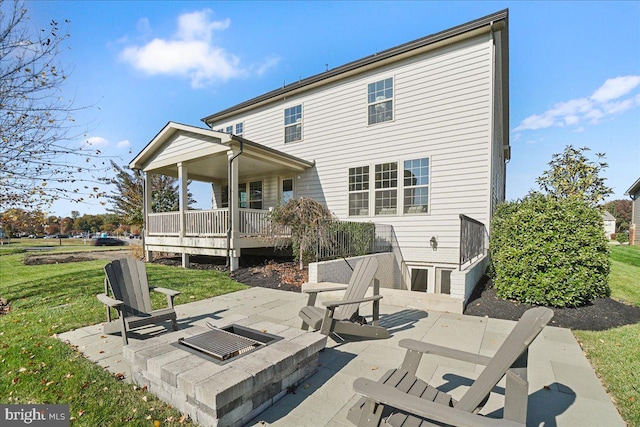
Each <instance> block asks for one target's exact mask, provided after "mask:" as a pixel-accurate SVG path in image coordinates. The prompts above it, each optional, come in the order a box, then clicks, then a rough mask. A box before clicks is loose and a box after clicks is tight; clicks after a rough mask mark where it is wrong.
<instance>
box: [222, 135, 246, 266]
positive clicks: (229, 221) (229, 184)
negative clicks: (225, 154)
mask: <svg viewBox="0 0 640 427" xmlns="http://www.w3.org/2000/svg"><path fill="white" fill-rule="evenodd" d="M232 138H233V136H232ZM243 151H244V146H243V140H242V138H240V151H239V152H238V153H237V154H235V155H233V157H231V158H230V159H229V164H228V165H227V200H228V201H229V214H228V215H227V264H226V267H227V268H229V269H230V268H231V230H232V225H233V224H232V221H233V215H231V194H232V191H231V189H232V188H234V187H232V185H234V184H233V179H232V178H233V175H232V173H231V166H232V165H233V161H234V160H235V159H236V158H237V157H238V156H240V155H241V154H242V152H243Z"/></svg>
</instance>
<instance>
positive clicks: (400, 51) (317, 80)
mask: <svg viewBox="0 0 640 427" xmlns="http://www.w3.org/2000/svg"><path fill="white" fill-rule="evenodd" d="M508 18H509V9H504V10H501V11H500V12H496V13H493V14H491V15H487V16H484V17H482V18H478V19H476V20H473V21H470V22H467V23H466V24H462V25H458V26H456V27H453V28H450V29H448V30H444V31H440V32H438V33H435V34H432V35H429V36H426V37H422V38H420V39H417V40H414V41H411V42H408V43H405V44H401V45H400V46H396V47H392V48H390V49H387V50H384V51H382V52H377V53H374V54H373V55H369V56H366V57H364V58H362V59H358V60H356V61H353V62H349V63H347V64H345V65H342V66H340V67H337V68H334V69H332V70H328V71H326V72H324V73H320V74H316V75H314V76H311V77H307V78H305V79H303V80H300V81H299V82H296V83H291V84H288V85H285V86H283V87H282V88H279V89H276V90H272V91H271V92H267V93H265V94H263V95H260V96H257V97H255V98H252V99H250V100H248V101H245V102H242V103H240V104H237V105H234V106H233V107H230V108H227V109H225V110H222V111H219V112H217V113H214V114H211V115H209V116H207V117H204V118H202V119H201V120H202V121H203V122H204V123H207V124H208V125H209V124H210V123H211V122H213V121H220V120H223V119H225V118H226V117H228V116H231V115H233V114H238V113H240V112H242V111H246V110H249V109H253V108H255V107H258V106H261V105H265V104H269V103H271V102H275V101H278V100H281V99H282V97H283V96H285V95H286V96H292V95H293V94H295V93H299V92H302V91H306V90H309V89H311V88H314V87H317V86H321V85H324V84H328V83H331V82H333V81H336V80H340V79H344V78H346V77H349V76H351V75H354V74H359V73H362V72H364V71H366V70H369V69H372V68H378V67H381V66H383V65H386V64H388V63H390V62H395V61H398V60H400V59H404V58H407V57H410V56H414V55H417V54H420V53H423V52H426V51H428V50H433V49H436V48H438V47H441V46H444V45H447V44H451V43H454V42H456V41H460V40H463V39H466V38H470V37H473V36H476V35H480V34H484V33H486V32H489V31H507V30H508ZM508 52H509V46H508V37H505V39H504V42H503V44H502V54H503V55H504V60H503V67H504V72H503V74H504V80H505V81H504V83H505V89H504V92H505V93H504V94H503V96H504V98H505V103H506V104H505V106H504V111H505V112H506V113H505V114H508V111H509V104H508V102H509V93H508V90H509V89H508V88H509V79H508V78H509V75H508V72H507V71H508V64H509V60H508Z"/></svg>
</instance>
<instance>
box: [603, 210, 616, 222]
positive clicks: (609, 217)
mask: <svg viewBox="0 0 640 427" xmlns="http://www.w3.org/2000/svg"><path fill="white" fill-rule="evenodd" d="M602 219H603V220H605V221H615V220H616V218H615V217H614V216H613V215H611V212H609V211H604V213H603V214H602Z"/></svg>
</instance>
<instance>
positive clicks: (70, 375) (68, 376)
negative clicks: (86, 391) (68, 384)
mask: <svg viewBox="0 0 640 427" xmlns="http://www.w3.org/2000/svg"><path fill="white" fill-rule="evenodd" d="M64 377H65V378H66V379H69V378H72V377H73V374H72V373H71V372H69V373H67V375H65V376H64Z"/></svg>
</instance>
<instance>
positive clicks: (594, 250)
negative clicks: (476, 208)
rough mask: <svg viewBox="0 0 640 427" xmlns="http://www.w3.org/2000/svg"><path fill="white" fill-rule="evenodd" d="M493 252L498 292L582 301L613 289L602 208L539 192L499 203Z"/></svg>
mask: <svg viewBox="0 0 640 427" xmlns="http://www.w3.org/2000/svg"><path fill="white" fill-rule="evenodd" d="M490 252H491V258H492V263H493V266H492V272H493V275H494V285H495V287H496V291H497V293H498V296H499V297H501V298H505V299H514V300H517V301H519V302H521V303H527V304H536V305H547V306H553V307H577V306H581V305H585V304H587V303H589V302H590V301H592V300H593V299H595V298H599V297H604V296H608V295H609V286H608V282H607V280H608V275H609V266H610V262H609V247H608V244H607V241H606V238H605V236H604V233H603V231H602V217H601V214H600V211H598V210H597V209H596V208H593V207H589V206H588V205H587V204H586V203H585V202H584V201H581V200H577V199H574V198H566V199H556V198H553V197H551V196H544V195H540V194H534V195H530V196H528V197H527V198H525V199H524V200H521V201H517V202H508V203H504V204H502V205H500V206H499V207H498V209H497V211H496V214H495V216H494V218H493V221H492V224H491V241H490Z"/></svg>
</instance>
